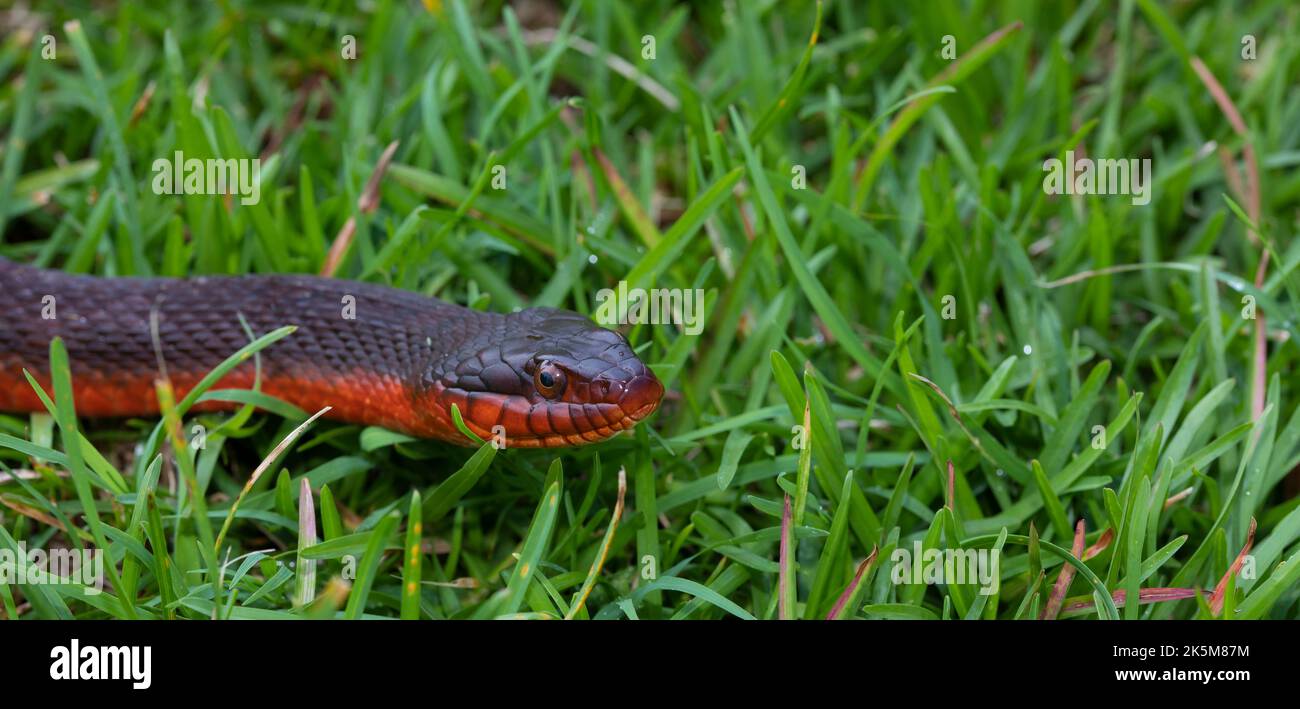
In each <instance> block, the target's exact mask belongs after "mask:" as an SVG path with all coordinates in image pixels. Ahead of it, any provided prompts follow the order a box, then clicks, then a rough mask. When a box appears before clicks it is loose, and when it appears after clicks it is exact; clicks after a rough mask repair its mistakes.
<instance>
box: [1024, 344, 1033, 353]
mask: <svg viewBox="0 0 1300 709" xmlns="http://www.w3.org/2000/svg"><path fill="white" fill-rule="evenodd" d="M1033 353H1034V348H1033V347H1030V346H1029V345H1025V354H1027V355H1031V354H1033Z"/></svg>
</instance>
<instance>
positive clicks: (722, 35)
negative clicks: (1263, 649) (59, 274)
mask: <svg viewBox="0 0 1300 709" xmlns="http://www.w3.org/2000/svg"><path fill="white" fill-rule="evenodd" d="M38 5H45V3H42V4H38ZM65 5H67V6H68V7H66V8H64V9H59V10H51V9H46V8H44V7H40V8H38V9H36V10H35V11H34V14H31V15H26V16H22V17H20V16H17V15H13V14H11V15H9V16H8V18H9V19H8V22H10V23H15V22H19V21H21V22H22V23H23V24H22V26H21V27H19V26H11V27H5V28H4V32H3V37H4V40H3V43H0V152H2V154H0V255H3V256H5V257H6V258H10V259H13V260H16V261H22V262H27V263H33V264H37V265H40V266H44V267H49V268H61V269H65V270H67V271H71V272H84V273H94V274H99V275H118V276H121V275H168V276H183V275H193V274H218V273H267V272H302V273H318V272H320V271H321V269H322V268H323V267H324V266H325V264H326V263H327V259H328V258H329V254H330V250H331V247H334V246H336V245H337V246H340V247H342V246H346V247H347V248H346V250H341V251H339V252H338V254H339V255H340V257H341V258H340V259H339V260H338V262H337V268H336V270H335V275H336V277H339V278H350V279H361V280H368V281H372V282H378V283H385V284H388V285H391V286H393V287H397V288H404V289H410V290H415V291H418V292H421V293H425V294H428V295H431V296H436V297H439V298H443V299H445V300H448V301H451V302H456V303H460V304H463V305H466V306H469V307H472V308H479V309H485V310H495V311H509V310H511V309H514V308H519V307H529V306H537V305H548V306H557V307H565V308H569V309H572V310H575V311H578V312H581V313H585V314H591V313H593V312H594V311H595V307H596V304H597V300H596V294H597V292H598V291H599V290H600V289H601V288H607V287H613V286H614V284H616V283H617V282H618V281H619V280H620V279H622V280H626V281H628V282H629V286H630V287H652V286H653V287H671V288H701V289H704V290H705V292H706V303H707V306H708V309H707V320H706V325H705V327H704V330H703V332H702V333H701V334H700V335H698V336H690V335H687V334H685V333H684V332H683V331H682V329H680V328H678V327H675V326H668V325H635V326H630V327H628V328H627V329H626V332H627V335H628V337H629V339H630V340H631V342H632V343H633V345H634V347H635V348H636V349H637V351H638V353H639V354H640V355H641V356H642V357H643V358H644V359H645V360H646V361H647V362H648V363H649V364H650V365H651V367H652V368H653V369H654V370H655V371H656V373H657V374H658V375H659V376H660V378H661V379H662V380H663V381H664V383H665V385H666V386H667V387H668V389H669V392H670V393H669V397H668V399H667V400H666V402H665V403H664V406H663V407H662V408H661V410H660V411H659V412H658V413H657V414H655V415H654V416H653V417H652V418H651V419H650V420H649V421H648V422H646V423H643V424H641V425H640V426H638V427H637V428H636V429H635V431H634V432H633V433H632V434H630V435H626V436H620V437H618V438H617V439H615V440H611V441H609V442H607V443H604V444H600V445H596V446H591V447H586V448H581V449H564V450H551V451H524V450H504V451H497V450H495V449H493V448H492V447H491V446H490V445H487V444H485V445H483V446H482V447H481V448H478V449H477V450H473V449H459V448H454V447H449V446H446V445H443V444H440V443H436V442H429V441H418V440H413V439H410V438H409V437H406V436H402V435H398V434H394V433H391V432H387V431H384V430H382V429H377V428H365V429H363V428H361V427H356V426H346V425H341V424H337V423H332V422H328V421H324V420H318V421H310V420H309V419H310V416H311V414H314V413H316V412H314V411H301V410H299V409H298V408H296V407H293V406H290V405H288V404H286V403H285V402H281V401H277V400H274V399H271V398H270V397H267V396H265V395H262V394H259V393H256V392H231V391H219V390H215V389H214V387H215V385H216V384H217V382H218V380H219V379H220V375H221V374H222V373H223V372H224V371H228V370H229V368H230V367H233V366H235V365H237V364H238V363H239V362H241V361H244V359H243V358H245V357H249V356H255V355H256V353H257V352H258V351H260V350H261V349H262V348H264V347H266V346H268V345H270V344H272V343H273V342H274V341H275V340H276V339H278V338H281V337H292V332H291V330H290V329H288V328H286V329H282V330H278V331H276V332H273V333H256V334H257V335H261V337H260V338H259V339H256V340H255V341H254V342H253V343H252V344H250V345H249V346H248V347H247V348H245V349H244V350H243V351H241V352H240V353H231V355H232V357H231V359H230V360H229V362H228V363H227V365H226V366H225V367H223V368H219V369H218V370H216V371H214V372H213V375H212V376H210V377H209V378H208V379H206V380H205V381H204V382H203V384H202V385H201V386H200V387H199V388H198V389H197V390H195V391H193V392H189V393H188V394H187V395H186V396H184V397H183V398H180V399H179V400H177V399H176V396H175V394H173V393H172V392H170V391H167V390H162V391H160V396H161V397H162V400H163V401H164V402H165V407H164V408H165V410H166V414H165V415H164V416H163V417H162V418H161V420H160V421H139V420H130V421H92V420H80V419H78V418H77V417H76V415H75V402H74V401H73V399H72V392H71V387H70V385H69V370H68V365H67V353H66V352H65V351H64V349H63V345H62V343H60V342H57V341H56V342H55V343H52V344H51V350H50V352H51V354H50V356H51V363H52V366H53V371H54V373H55V376H54V381H53V387H52V389H51V390H49V391H43V395H44V397H45V400H46V404H47V407H48V409H49V410H48V413H45V414H38V415H31V416H22V415H5V414H0V550H5V549H8V550H12V549H16V548H18V545H19V544H25V545H26V546H27V547H28V548H33V547H51V546H71V547H78V548H80V547H85V548H96V549H107V552H108V557H109V558H110V560H111V562H112V563H111V564H110V570H109V573H108V574H107V576H108V578H107V579H106V581H107V582H108V584H109V587H108V591H107V592H106V593H103V594H97V595H96V594H93V593H88V592H87V590H86V589H85V588H84V587H82V586H80V585H77V584H27V585H16V584H0V615H2V616H3V617H7V618H14V617H19V618H68V617H73V618H103V617H112V618H284V617H313V618H320V617H335V618H361V617H392V618H397V617H402V618H416V617H418V618H494V617H522V618H542V617H546V618H566V617H567V618H624V617H627V618H721V617H727V616H735V617H741V618H778V617H780V618H824V617H827V616H828V615H833V616H834V617H838V618H846V619H848V618H853V619H862V618H945V619H947V618H968V619H980V618H983V619H992V618H1002V619H1008V618H1039V617H1043V616H1048V617H1059V618H1078V617H1092V618H1095V617H1103V618H1117V619H1118V618H1122V619H1136V618H1156V619H1163V618H1210V617H1227V618H1289V619H1295V618H1300V502H1298V501H1297V500H1300V498H1296V497H1294V496H1293V493H1294V489H1290V488H1288V483H1287V482H1286V478H1287V475H1288V473H1290V472H1291V471H1292V470H1293V469H1295V468H1297V466H1300V398H1298V397H1297V395H1296V392H1297V390H1298V388H1300V374H1297V373H1296V370H1297V367H1296V366H1295V365H1296V362H1297V354H1300V348H1297V342H1298V341H1300V340H1298V339H1297V338H1300V330H1298V329H1297V321H1296V318H1294V317H1293V313H1294V312H1295V309H1296V308H1297V307H1300V277H1298V276H1297V274H1296V273H1295V269H1296V266H1297V265H1300V240H1297V239H1296V238H1295V232H1296V227H1297V214H1300V171H1297V170H1296V169H1295V168H1296V166H1297V165H1300V91H1297V90H1296V89H1297V82H1296V79H1295V77H1297V76H1300V46H1297V45H1296V43H1295V42H1294V41H1292V40H1293V38H1294V37H1295V36H1297V30H1300V12H1297V11H1296V9H1295V8H1293V7H1290V6H1289V4H1288V3H1286V2H1282V1H1281V0H1275V1H1269V0H1265V1H1263V2H1258V3H1252V4H1250V5H1249V7H1238V6H1237V5H1238V4H1237V3H1232V2H1226V1H1224V2H1201V3H1179V4H1177V5H1175V6H1173V7H1165V6H1164V5H1163V4H1162V3H1156V2H1149V1H1148V0H1136V1H1134V0H1122V1H1121V2H1119V3H1117V4H1115V5H1113V6H1112V4H1111V3H1104V2H1098V1H1096V0H1084V1H1083V2H1068V3H1038V2H1031V1H1029V0H1006V1H1004V2H971V3H955V2H933V3H931V2H927V3H913V4H910V5H912V6H907V5H904V4H894V3H868V4H864V3H854V2H840V1H833V2H827V3H825V4H824V5H821V4H818V3H814V2H808V1H799V0H796V1H794V2H783V3H774V2H735V3H726V4H724V3H689V4H688V3H682V4H680V5H679V4H675V3H672V2H667V1H664V0H656V1H651V2H644V3H640V2H638V3H621V2H605V1H603V0H585V1H580V2H575V3H572V4H570V5H567V6H564V7H561V6H559V5H552V4H550V3H544V2H529V3H523V4H521V5H520V6H519V7H518V9H512V8H511V7H509V6H505V5H503V4H502V3H500V2H491V1H489V2H484V3H481V4H475V3H468V2H465V1H464V0H449V1H447V2H436V1H431V2H428V3H425V4H424V6H423V7H422V6H421V4H420V3H411V2H391V3H390V2H376V3H373V4H369V5H366V6H365V9H363V10H357V9H355V8H354V7H353V4H352V3H345V2H337V1H336V0H317V1H315V2H307V3H301V4H300V3H278V2H272V3H265V2H252V1H251V0H249V1H242V0H236V1H233V2H223V3H214V4H209V3H187V2H173V3H164V4H162V5H161V6H160V8H161V9H149V10H144V9H141V8H139V7H135V6H133V5H132V4H127V3H123V4H121V5H117V6H114V5H106V4H103V3H93V4H92V3H75V2H74V3H66V4H65ZM724 8H725V9H724ZM547 28H549V29H547ZM47 33H49V34H50V35H52V36H53V37H54V40H55V45H54V46H55V48H56V56H55V57H53V58H49V59H46V58H43V57H42V53H41V50H42V39H41V38H42V36H43V35H45V34H47ZM1248 33H1249V34H1253V35H1254V37H1255V41H1256V57H1255V58H1254V59H1252V60H1245V59H1243V58H1242V56H1241V52H1242V46H1243V45H1242V37H1243V35H1246V34H1248ZM945 35H952V39H953V42H954V44H953V46H954V47H955V49H956V57H955V58H951V59H950V58H948V57H946V56H945V55H944V52H943V47H944V46H945V43H946V42H945V39H944V37H945ZM646 36H652V37H653V38H654V48H655V56H654V57H653V58H647V57H645V56H644V55H643V53H642V52H643V48H644V47H646V43H645V41H644V38H645V37H646ZM346 37H351V38H354V39H355V43H356V48H357V55H356V58H355V59H345V58H343V57H342V56H341V50H342V49H343V47H344V46H345V43H346V41H347V39H346ZM1201 63H1203V66H1204V71H1203V70H1202V67H1201V66H1200V65H1201ZM1207 77H1209V78H1207ZM1216 83H1217V84H1218V85H1219V86H1221V87H1222V88H1221V92H1222V94H1223V96H1224V97H1226V98H1227V99H1228V100H1229V101H1230V102H1231V104H1232V105H1231V106H1228V105H1225V104H1224V103H1223V102H1222V101H1216V98H1215V93H1217V92H1219V91H1220V88H1219V86H1216V85H1215V84H1216ZM1232 110H1235V111H1237V112H1239V113H1240V116H1241V122H1242V127H1244V131H1243V130H1238V129H1236V128H1234V125H1233V124H1234V119H1232V118H1229V116H1228V115H1227V113H1226V112H1229V111H1232ZM392 143H396V147H395V152H394V153H393V155H392V163H391V165H389V166H388V167H387V169H386V170H384V171H383V172H382V175H381V176H380V177H379V179H378V182H377V183H376V186H375V189H377V192H374V193H368V189H367V183H368V181H370V180H371V179H372V175H373V174H374V173H375V168H376V164H377V163H379V162H380V161H381V155H382V154H383V153H384V151H385V148H387V147H388V146H389V145H390V144H392ZM176 150H181V151H183V152H184V153H185V155H186V157H199V158H207V157H221V158H251V157H261V158H262V184H261V201H260V202H259V203H258V204H256V205H247V206H245V205H241V204H239V201H238V199H235V200H233V201H232V202H231V204H230V205H227V204H226V200H224V199H223V198H222V197H220V196H203V195H190V196H179V195H175V196H174V195H165V194H164V195H157V194H154V192H153V190H152V189H151V187H150V185H151V177H152V171H151V169H150V166H151V164H152V163H153V161H154V160H156V159H158V158H165V159H169V158H170V157H171V155H172V153H173V152H174V151H176ZM1070 150H1073V151H1076V152H1078V153H1085V152H1086V153H1087V155H1088V156H1089V157H1093V158H1097V157H1112V158H1147V157H1149V158H1151V159H1152V163H1153V181H1154V185H1153V187H1152V192H1151V194H1152V200H1151V202H1150V204H1148V205H1145V206H1139V205H1134V204H1132V202H1131V200H1130V199H1129V198H1128V197H1127V196H1106V195H1091V196H1088V195H1085V196H1064V195H1061V196H1053V195H1048V194H1045V192H1044V190H1043V186H1042V185H1043V178H1044V174H1045V173H1044V171H1043V162H1044V160H1046V159H1049V158H1053V157H1057V158H1061V157H1064V155H1065V153H1066V151H1070ZM1247 153H1249V154H1250V156H1249V157H1247ZM1252 158H1253V162H1254V164H1255V165H1256V167H1255V170H1256V171H1257V173H1258V180H1257V183H1258V190H1257V194H1255V187H1254V184H1255V183H1256V180H1254V179H1253V178H1252V176H1251V166H1250V165H1251V162H1252ZM499 167H504V169H505V172H504V177H505V180H506V187H505V188H504V189H497V188H496V186H495V185H494V178H496V177H497V176H498V175H499V174H500V172H499V170H498V168H499ZM801 176H802V177H803V178H806V188H805V187H804V185H801V184H797V179H798V178H800V177H801ZM350 219H351V220H354V227H355V229H354V232H353V233H354V236H353V237H352V240H351V242H350V243H339V242H338V236H337V235H338V234H340V232H342V231H345V224H346V223H348V221H349V220H350ZM1265 253H1267V254H1268V258H1269V262H1268V263H1267V264H1266V265H1265V267H1264V268H1262V269H1261V266H1260V261H1261V257H1262V255H1263V254H1265ZM0 297H3V294H0ZM1251 308H1253V309H1254V311H1255V314H1256V316H1257V317H1256V319H1250V318H1248V317H1244V316H1243V313H1245V314H1249V312H1250V310H1251ZM1261 319H1262V322H1263V328H1264V333H1265V335H1266V336H1267V339H1266V347H1265V349H1264V350H1263V351H1260V350H1258V348H1257V345H1256V339H1255V337H1256V330H1255V329H1256V327H1257V325H1258V324H1259V323H1260V322H1261ZM288 324H289V323H286V325H288ZM0 326H3V324H0ZM1260 364H1262V365H1263V368H1262V369H1261V368H1260ZM203 400H223V401H230V402H234V403H237V404H240V405H241V408H240V409H239V410H238V411H235V412H233V413H226V414H197V415H196V414H191V413H190V411H191V408H192V407H193V406H194V405H195V404H196V403H198V402H199V401H203ZM195 423H200V424H202V425H204V426H205V427H206V430H207V435H206V441H205V446H204V447H203V448H202V449H200V450H197V451H196V450H195V449H194V447H192V446H190V445H188V444H187V438H186V437H187V436H189V435H190V431H191V426H192V425H194V424H195ZM305 424H310V425H305ZM299 429H301V430H299ZM177 451H180V454H179V455H177ZM1288 490H1290V492H1289V491H1288ZM1167 501H1168V502H1167ZM616 510H617V511H619V512H621V514H617V515H616ZM1076 528H1078V529H1081V530H1082V534H1081V536H1077V537H1076ZM917 543H920V544H921V545H922V548H923V549H936V550H984V549H988V550H996V551H997V552H1000V555H999V557H998V558H999V560H1000V588H999V589H998V591H997V592H996V593H995V594H992V595H985V594H981V593H979V584H976V583H956V582H953V583H932V584H925V583H895V582H894V580H893V577H894V572H895V564H894V558H895V552H896V551H897V550H907V551H911V550H912V549H913V548H914V544H917ZM1247 545H1249V547H1250V549H1249V553H1248V556H1247V557H1246V558H1244V559H1243V560H1242V562H1243V563H1242V564H1240V565H1236V566H1234V560H1236V559H1237V558H1238V555H1239V554H1240V553H1241V552H1242V551H1243V548H1244V547H1246V546H1247ZM1230 569H1232V570H1233V572H1232V573H1229V572H1230ZM948 580H950V581H951V580H952V579H948ZM1216 590H1217V591H1218V592H1217V593H1216ZM1135 596H1137V597H1138V598H1140V599H1142V601H1143V602H1142V603H1141V604H1137V603H1128V602H1125V599H1132V598H1134V597H1135Z"/></svg>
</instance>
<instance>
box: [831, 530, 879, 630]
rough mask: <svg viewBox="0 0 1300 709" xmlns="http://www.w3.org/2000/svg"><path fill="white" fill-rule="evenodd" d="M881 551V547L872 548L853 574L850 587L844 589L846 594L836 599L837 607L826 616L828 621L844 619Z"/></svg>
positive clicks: (832, 608)
mask: <svg viewBox="0 0 1300 709" xmlns="http://www.w3.org/2000/svg"><path fill="white" fill-rule="evenodd" d="M879 551H880V548H879V547H871V553H870V554H869V555H867V558H865V559H863V560H862V563H861V564H858V570H857V571H856V572H854V574H853V581H851V582H849V585H848V587H847V588H845V589H844V593H841V594H840V597H839V598H838V599H836V601H835V605H834V606H832V607H831V612H830V613H827V614H826V620H840V619H841V618H843V617H844V611H845V610H846V609H847V608H848V605H849V601H850V600H851V599H852V598H853V594H855V593H857V592H858V587H859V586H861V585H862V579H864V578H866V575H867V572H868V571H870V570H871V567H872V566H874V565H875V563H876V554H877V553H878V552H879Z"/></svg>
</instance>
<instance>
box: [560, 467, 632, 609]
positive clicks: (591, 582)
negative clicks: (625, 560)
mask: <svg viewBox="0 0 1300 709" xmlns="http://www.w3.org/2000/svg"><path fill="white" fill-rule="evenodd" d="M626 496H627V469H626V468H619V469H618V501H617V502H615V503H614V513H613V514H612V515H610V518H609V529H607V530H605V538H604V540H602V541H601V543H600V551H599V552H597V553H596V558H595V559H593V560H592V562H591V570H590V571H588V572H587V580H586V581H584V582H583V584H582V588H581V589H580V590H579V591H578V595H577V596H575V597H574V599H573V604H572V606H571V607H570V608H569V612H568V613H565V614H564V619H565V620H573V618H574V616H576V615H577V614H578V611H580V610H582V607H583V605H585V604H586V603H587V596H589V595H591V589H592V588H593V587H595V585H596V579H597V578H598V577H599V576H600V570H601V568H602V567H604V565H605V558H606V557H607V556H609V545H610V544H612V543H613V542H614V532H616V531H618V522H619V520H620V519H622V518H623V498H624V497H626Z"/></svg>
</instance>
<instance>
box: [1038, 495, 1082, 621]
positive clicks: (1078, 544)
mask: <svg viewBox="0 0 1300 709" xmlns="http://www.w3.org/2000/svg"><path fill="white" fill-rule="evenodd" d="M1084 528H1085V525H1084V521H1083V518H1080V519H1079V522H1078V524H1076V525H1074V544H1073V545H1071V546H1070V553H1071V554H1073V555H1074V556H1075V557H1076V558H1078V557H1079V555H1080V554H1082V553H1083V531H1084ZM1073 580H1074V566H1072V565H1070V564H1062V565H1061V575H1060V576H1057V577H1056V585H1055V586H1053V587H1052V595H1051V597H1050V598H1048V600H1047V607H1046V608H1044V609H1043V613H1042V615H1040V616H1038V619H1039V620H1055V619H1056V616H1057V615H1059V614H1060V612H1061V605H1062V604H1063V603H1064V602H1065V594H1066V593H1067V592H1068V591H1069V590H1070V582H1071V581H1073Z"/></svg>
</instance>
